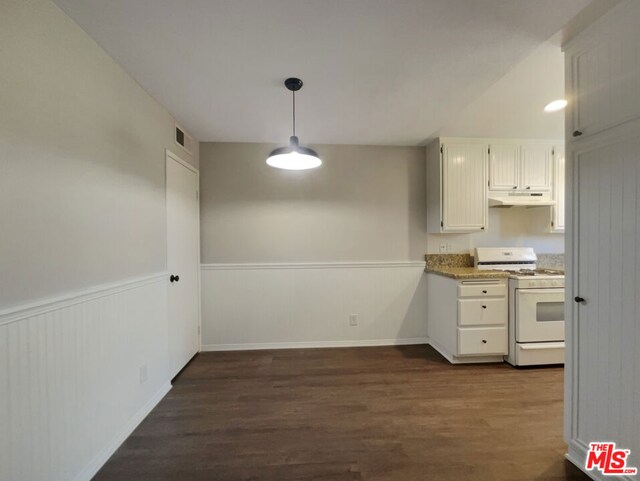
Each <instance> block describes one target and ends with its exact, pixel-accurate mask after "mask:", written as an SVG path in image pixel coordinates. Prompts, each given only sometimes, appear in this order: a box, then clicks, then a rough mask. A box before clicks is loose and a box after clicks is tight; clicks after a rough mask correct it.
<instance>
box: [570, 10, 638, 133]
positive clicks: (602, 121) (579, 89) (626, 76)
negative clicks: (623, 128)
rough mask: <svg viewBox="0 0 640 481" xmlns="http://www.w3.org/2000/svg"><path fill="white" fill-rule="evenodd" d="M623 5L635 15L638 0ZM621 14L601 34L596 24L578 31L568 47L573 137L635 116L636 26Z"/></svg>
mask: <svg viewBox="0 0 640 481" xmlns="http://www.w3.org/2000/svg"><path fill="white" fill-rule="evenodd" d="M624 8H627V9H629V15H630V16H632V18H637V15H638V11H639V10H640V8H639V7H638V6H637V5H633V3H632V2H628V5H627V6H625V7H624ZM633 15H636V16H635V17H633ZM619 20H620V19H619ZM621 20H622V21H618V22H617V25H616V26H615V27H614V28H610V29H608V30H607V31H606V34H605V33H603V30H602V29H598V28H594V29H592V30H591V31H589V32H583V34H582V35H580V36H578V37H577V38H576V39H574V40H573V41H572V43H571V44H570V46H569V47H568V48H567V52H566V53H567V56H568V57H569V63H568V65H567V69H568V70H567V74H568V76H569V78H571V81H570V82H569V84H568V85H569V88H570V89H571V90H572V92H568V99H569V100H571V99H573V102H570V103H569V108H570V115H569V116H568V117H567V118H568V119H569V121H570V122H571V123H572V125H571V128H570V130H569V135H572V136H573V138H576V139H577V138H581V137H586V136H589V135H592V134H594V133H597V132H600V131H602V130H605V129H608V128H611V127H615V126H616V125H619V124H621V123H623V122H626V121H629V120H633V119H637V118H639V117H640V95H638V92H640V48H638V45H640V28H638V24H637V23H633V22H628V21H624V18H622V17H621Z"/></svg>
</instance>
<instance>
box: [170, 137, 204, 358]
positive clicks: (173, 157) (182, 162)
mask: <svg viewBox="0 0 640 481" xmlns="http://www.w3.org/2000/svg"><path fill="white" fill-rule="evenodd" d="M169 159H171V160H174V161H176V162H177V163H179V164H180V165H182V166H183V167H185V168H187V169H188V170H190V171H191V172H193V173H194V174H196V182H197V183H198V188H197V191H196V192H197V195H198V266H197V270H198V279H197V280H198V289H197V290H198V292H197V295H198V352H200V351H202V282H201V274H202V273H201V271H202V269H201V267H200V266H201V260H200V170H198V168H197V167H194V166H193V165H191V164H190V163H189V162H187V161H186V160H184V159H182V158H181V157H180V156H178V155H177V154H175V153H173V152H172V151H170V150H169V149H165V160H164V169H165V170H164V212H165V217H164V220H165V237H164V251H165V259H164V262H165V266H166V269H167V272H168V270H169V245H168V240H169V236H168V233H169V222H168V219H167V161H168V160H169ZM169 274H170V273H168V274H167V276H168V275H169ZM167 302H169V298H168V296H167Z"/></svg>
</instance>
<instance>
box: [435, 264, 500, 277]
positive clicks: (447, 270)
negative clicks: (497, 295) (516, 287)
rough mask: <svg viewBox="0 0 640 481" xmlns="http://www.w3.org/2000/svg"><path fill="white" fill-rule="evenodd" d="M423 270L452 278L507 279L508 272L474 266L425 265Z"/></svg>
mask: <svg viewBox="0 0 640 481" xmlns="http://www.w3.org/2000/svg"><path fill="white" fill-rule="evenodd" d="M424 271H425V272H428V273H430V274H438V275H441V276H445V277H451V278H452V279H507V278H508V277H509V273H508V272H504V271H486V270H482V271H480V270H478V269H476V268H475V267H448V266H427V267H425V269H424Z"/></svg>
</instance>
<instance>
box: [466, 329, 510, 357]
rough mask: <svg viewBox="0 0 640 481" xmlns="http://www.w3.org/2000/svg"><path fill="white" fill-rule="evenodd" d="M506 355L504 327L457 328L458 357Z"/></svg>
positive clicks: (505, 331)
mask: <svg viewBox="0 0 640 481" xmlns="http://www.w3.org/2000/svg"><path fill="white" fill-rule="evenodd" d="M482 354H507V328H506V327H482V328H476V327H467V328H458V356H471V355H482Z"/></svg>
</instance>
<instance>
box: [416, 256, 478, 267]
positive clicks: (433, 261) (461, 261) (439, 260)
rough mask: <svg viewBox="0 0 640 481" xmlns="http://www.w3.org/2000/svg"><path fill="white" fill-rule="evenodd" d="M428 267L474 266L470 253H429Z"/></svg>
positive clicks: (426, 257)
mask: <svg viewBox="0 0 640 481" xmlns="http://www.w3.org/2000/svg"><path fill="white" fill-rule="evenodd" d="M424 258H425V260H426V261H427V267H473V257H471V255H470V254H427V255H425V256H424Z"/></svg>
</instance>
